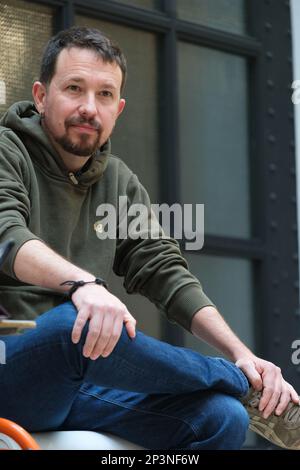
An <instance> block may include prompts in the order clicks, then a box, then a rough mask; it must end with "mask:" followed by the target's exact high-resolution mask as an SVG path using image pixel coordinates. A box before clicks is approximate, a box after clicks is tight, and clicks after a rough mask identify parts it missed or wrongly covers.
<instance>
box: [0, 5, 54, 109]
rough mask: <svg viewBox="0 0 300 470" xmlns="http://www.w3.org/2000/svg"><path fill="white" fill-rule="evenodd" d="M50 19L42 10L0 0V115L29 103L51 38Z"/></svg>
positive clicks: (48, 12)
mask: <svg viewBox="0 0 300 470" xmlns="http://www.w3.org/2000/svg"><path fill="white" fill-rule="evenodd" d="M52 16H53V10H52V9H51V8H49V7H46V6H42V5H37V4H36V3H31V2H27V1H26V2H25V1H19V0H9V1H7V0H0V35H1V42H0V57H1V69H0V90H1V91H0V115H2V114H3V113H4V112H5V111H6V109H7V108H8V106H10V105H11V104H12V103H14V102H15V101H20V100H26V99H29V100H31V99H32V95H31V87H32V83H33V81H34V80H36V79H37V78H38V76H39V68H40V58H41V53H42V51H43V48H44V46H45V44H46V42H47V41H48V39H49V38H50V36H51V35H52Z"/></svg>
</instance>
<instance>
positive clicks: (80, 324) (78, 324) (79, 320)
mask: <svg viewBox="0 0 300 470" xmlns="http://www.w3.org/2000/svg"><path fill="white" fill-rule="evenodd" d="M87 319H88V313H87V312H86V311H81V310H79V311H78V314H77V317H76V320H75V323H74V326H73V330H72V336H71V337H72V341H73V343H75V344H77V343H78V342H79V340H80V337H81V333H82V330H83V328H84V326H85V324H86V322H87Z"/></svg>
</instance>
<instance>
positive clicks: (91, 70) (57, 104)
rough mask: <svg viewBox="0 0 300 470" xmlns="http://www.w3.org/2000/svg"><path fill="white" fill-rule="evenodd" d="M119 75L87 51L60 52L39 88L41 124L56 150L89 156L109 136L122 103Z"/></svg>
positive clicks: (116, 68)
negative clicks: (46, 82)
mask: <svg viewBox="0 0 300 470" xmlns="http://www.w3.org/2000/svg"><path fill="white" fill-rule="evenodd" d="M121 83H122V72H121V69H120V67H119V66H118V65H117V64H116V63H111V64H110V63H105V62H103V60H102V58H101V57H99V56H97V55H96V53H95V52H93V51H91V50H89V49H80V48H77V47H72V48H71V49H63V50H62V51H61V53H60V54H59V56H58V58H57V63H56V71H55V74H54V76H53V78H52V80H51V82H50V84H49V86H48V87H47V88H45V87H44V86H43V85H41V86H40V93H41V95H40V99H39V110H40V111H42V112H43V113H44V120H43V125H44V127H45V129H46V131H47V133H48V135H49V137H50V139H51V140H52V142H53V144H54V145H55V147H56V148H57V150H58V151H61V150H63V151H64V152H67V153H69V154H73V155H78V156H82V157H87V156H90V155H91V154H92V153H93V152H94V151H95V150H96V149H97V148H99V147H101V146H102V145H103V144H104V143H105V142H106V141H107V139H108V138H109V136H110V135H111V133H112V131H113V128H114V125H115V122H116V120H117V117H118V116H119V114H120V113H121V112H122V110H123V108H124V105H125V101H124V100H123V99H120V88H121Z"/></svg>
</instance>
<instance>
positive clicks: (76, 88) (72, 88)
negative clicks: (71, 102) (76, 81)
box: [67, 85, 80, 91]
mask: <svg viewBox="0 0 300 470" xmlns="http://www.w3.org/2000/svg"><path fill="white" fill-rule="evenodd" d="M67 90H70V91H80V87H79V86H78V85H69V86H68V87H67Z"/></svg>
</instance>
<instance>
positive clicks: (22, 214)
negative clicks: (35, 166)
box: [0, 130, 40, 279]
mask: <svg viewBox="0 0 300 470" xmlns="http://www.w3.org/2000/svg"><path fill="white" fill-rule="evenodd" d="M26 154H27V152H26V149H25V148H24V146H23V144H22V143H21V141H20V140H19V139H18V138H17V136H16V135H15V134H14V133H13V132H11V131H9V130H2V131H0V242H4V241H6V240H8V239H13V240H14V242H15V244H14V246H13V248H12V250H11V251H10V253H9V255H8V256H7V259H6V261H5V263H4V265H3V267H2V270H3V272H4V273H5V274H7V275H8V276H10V277H13V278H15V279H17V278H16V275H15V273H14V269H13V267H14V261H15V257H16V255H17V252H18V251H19V249H20V248H21V246H22V245H23V244H24V243H25V242H27V241H29V240H33V239H36V240H40V239H39V237H37V236H36V235H34V234H33V233H32V232H31V231H30V230H29V228H28V223H29V214H30V198H29V191H30V178H29V170H28V165H32V163H31V161H27V160H26V156H25V155H26Z"/></svg>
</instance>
